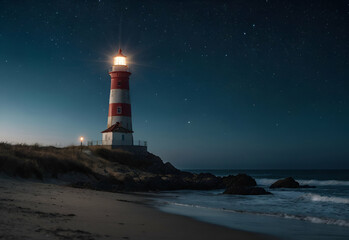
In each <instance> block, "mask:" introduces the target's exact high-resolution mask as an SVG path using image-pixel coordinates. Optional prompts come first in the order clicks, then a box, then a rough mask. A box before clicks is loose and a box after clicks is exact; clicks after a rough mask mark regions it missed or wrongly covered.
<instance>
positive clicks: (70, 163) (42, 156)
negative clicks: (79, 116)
mask: <svg viewBox="0 0 349 240" xmlns="http://www.w3.org/2000/svg"><path fill="white" fill-rule="evenodd" d="M0 172H3V173H5V174H7V175H10V176H18V177H22V178H31V177H35V178H38V179H43V178H44V177H57V176H58V174H64V173H68V172H79V173H84V174H89V173H92V171H91V169H90V168H89V167H88V164H87V162H86V159H85V157H84V156H83V154H82V153H81V152H80V150H79V149H78V148H73V147H68V148H56V147H51V146H50V147H42V146H39V145H38V144H35V145H26V144H16V145H11V144H8V143H3V142H2V143H0Z"/></svg>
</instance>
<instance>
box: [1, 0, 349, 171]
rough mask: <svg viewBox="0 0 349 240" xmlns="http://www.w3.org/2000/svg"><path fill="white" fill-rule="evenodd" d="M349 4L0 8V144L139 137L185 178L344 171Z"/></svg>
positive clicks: (22, 4) (4, 3)
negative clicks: (111, 133)
mask: <svg viewBox="0 0 349 240" xmlns="http://www.w3.org/2000/svg"><path fill="white" fill-rule="evenodd" d="M348 29H349V1H340V0H337V1H334V0H328V1H321V0H316V1H315V0H314V1H310V0H309V1H297V0H295V1H281V0H280V1H276V0H258V1H257V0H250V1H246V0H237V1H198V0H197V1H190V0H188V1H174V0H172V1H165V0H163V1H103V0H101V1H98V0H95V1H87V0H86V1H82V0H81V1H68V0H66V1H64V0H63V1H13V0H0V84H1V85H0V141H6V142H11V143H39V144H44V145H54V146H67V145H71V144H79V140H78V139H79V137H80V136H84V137H85V138H86V139H87V140H101V138H102V136H101V133H100V132H101V131H102V130H104V129H105V128H106V124H107V115H108V101H109V90H110V76H109V75H108V69H109V67H110V66H111V65H112V57H113V56H114V55H116V53H117V50H118V48H119V47H121V48H122V49H123V53H124V54H125V55H127V57H128V64H129V66H130V69H131V72H132V75H131V78H130V88H131V101H132V117H133V130H134V132H135V133H134V139H135V140H138V139H140V140H146V141H148V146H149V147H148V148H149V151H151V152H153V153H154V154H157V155H159V156H160V157H162V159H163V160H164V161H170V162H171V163H172V164H174V165H175V166H176V167H179V168H184V169H185V168H187V169H190V168H199V169H204V168H214V169H224V168H236V169H269V168H274V169H275V168H276V169H277V168H279V169H280V168H299V169H300V168H349V161H348V160H349V32H348Z"/></svg>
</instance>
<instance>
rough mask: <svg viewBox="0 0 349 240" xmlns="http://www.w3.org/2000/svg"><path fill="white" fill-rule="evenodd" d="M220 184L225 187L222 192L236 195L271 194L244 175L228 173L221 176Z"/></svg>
mask: <svg viewBox="0 0 349 240" xmlns="http://www.w3.org/2000/svg"><path fill="white" fill-rule="evenodd" d="M222 184H223V186H225V187H226V190H225V191H224V192H223V194H236V195H265V194H271V193H270V192H267V191H265V190H264V188H261V187H256V185H257V183H256V181H255V180H254V179H253V178H252V177H250V176H248V175H246V174H238V175H236V176H233V175H229V176H227V177H223V178H222Z"/></svg>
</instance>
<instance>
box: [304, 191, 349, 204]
mask: <svg viewBox="0 0 349 240" xmlns="http://www.w3.org/2000/svg"><path fill="white" fill-rule="evenodd" d="M302 197H303V198H305V199H309V200H311V201H313V202H332V203H344V204H349V198H342V197H328V196H321V195H318V194H312V193H307V194H305V195H303V196H302Z"/></svg>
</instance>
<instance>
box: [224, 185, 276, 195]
mask: <svg viewBox="0 0 349 240" xmlns="http://www.w3.org/2000/svg"><path fill="white" fill-rule="evenodd" d="M223 194H234V195H266V194H271V193H270V192H267V191H265V190H264V188H261V187H243V186H231V187H229V188H227V189H226V190H225V191H224V192H223Z"/></svg>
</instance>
